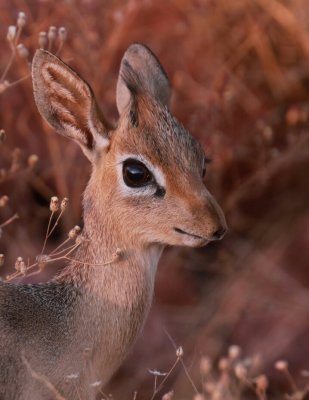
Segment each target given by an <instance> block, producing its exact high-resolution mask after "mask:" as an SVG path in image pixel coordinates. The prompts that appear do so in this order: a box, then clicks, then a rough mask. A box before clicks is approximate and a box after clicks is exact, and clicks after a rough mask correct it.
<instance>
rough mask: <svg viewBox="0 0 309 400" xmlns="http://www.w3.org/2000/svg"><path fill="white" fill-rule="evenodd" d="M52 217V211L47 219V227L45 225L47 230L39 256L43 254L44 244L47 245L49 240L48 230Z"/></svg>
mask: <svg viewBox="0 0 309 400" xmlns="http://www.w3.org/2000/svg"><path fill="white" fill-rule="evenodd" d="M53 215H54V211H52V212H51V214H50V217H49V221H48V225H47V230H46V234H45V239H44V244H43V247H42V250H41V255H42V254H43V252H44V250H45V247H46V243H47V239H48V238H49V229H50V224H51V221H52V219H53Z"/></svg>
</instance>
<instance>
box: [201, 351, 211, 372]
mask: <svg viewBox="0 0 309 400" xmlns="http://www.w3.org/2000/svg"><path fill="white" fill-rule="evenodd" d="M211 369H212V361H211V359H210V358H209V357H205V356H203V357H202V358H201V361H200V371H201V374H202V375H204V376H205V375H208V374H209V372H210V371H211Z"/></svg>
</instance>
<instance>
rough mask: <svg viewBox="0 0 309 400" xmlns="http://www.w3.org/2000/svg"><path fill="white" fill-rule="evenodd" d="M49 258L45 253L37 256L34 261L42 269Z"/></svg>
mask: <svg viewBox="0 0 309 400" xmlns="http://www.w3.org/2000/svg"><path fill="white" fill-rule="evenodd" d="M49 260H50V257H49V256H48V255H47V254H41V255H39V256H37V257H36V262H37V263H38V268H39V269H40V270H41V271H42V270H43V269H44V268H45V267H46V265H47V263H48V261H49Z"/></svg>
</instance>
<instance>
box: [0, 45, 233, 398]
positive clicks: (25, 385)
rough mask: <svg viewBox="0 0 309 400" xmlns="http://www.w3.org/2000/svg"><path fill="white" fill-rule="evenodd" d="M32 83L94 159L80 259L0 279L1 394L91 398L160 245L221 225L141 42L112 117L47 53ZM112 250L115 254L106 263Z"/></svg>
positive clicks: (42, 106) (130, 339)
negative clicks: (42, 278) (25, 276)
mask: <svg viewBox="0 0 309 400" xmlns="http://www.w3.org/2000/svg"><path fill="white" fill-rule="evenodd" d="M33 86H34V97H35V101H36V104H37V106H38V109H39V111H40V113H41V114H42V115H43V117H44V118H46V120H47V121H48V122H49V124H50V125H51V126H53V127H54V128H55V129H56V130H57V131H58V132H59V133H60V134H62V135H64V136H66V137H67V138H70V139H73V140H74V141H76V142H77V143H78V144H79V145H80V146H81V148H82V150H83V152H84V153H85V155H86V156H87V157H88V159H89V160H90V162H91V163H92V167H93V169H92V174H91V178H90V180H89V183H88V185H87V188H86V190H85V193H84V200H83V204H84V231H83V237H84V238H85V240H84V241H83V242H82V243H81V244H80V246H79V248H78V250H77V253H76V254H75V256H74V258H75V259H77V260H79V262H78V263H77V262H74V261H72V262H70V263H69V264H68V265H67V266H66V267H65V269H64V270H63V272H62V273H60V275H58V276H57V277H56V278H55V279H53V280H52V281H51V282H49V283H47V284H35V285H15V284H9V283H1V284H0V399H1V400H3V399H7V400H12V399H23V400H25V399H29V400H35V399H44V400H46V399H53V398H55V397H54V394H53V393H52V390H51V389H50V387H48V385H46V382H49V383H50V384H52V385H53V387H54V388H55V389H56V390H57V391H58V392H59V393H60V394H61V395H62V396H63V397H64V398H65V399H67V400H70V399H72V400H73V399H74V400H75V399H76V398H82V399H85V400H91V399H94V398H95V395H96V393H97V392H98V389H99V387H97V386H96V385H93V383H94V382H96V381H100V382H102V384H104V383H105V382H106V381H107V380H108V379H109V378H110V377H111V375H112V374H113V372H114V371H115V370H116V369H117V367H118V366H119V365H120V363H121V362H122V361H123V359H124V357H125V356H126V354H127V353H128V350H129V349H130V348H131V346H132V344H133V343H134V341H135V339H136V337H137V335H138V334H139V332H140V330H141V328H142V326H143V323H144V321H145V318H146V316H147V313H148V310H149V307H150V303H151V299H152V295H153V286H154V277H155V273H156V268H157V264H158V260H159V257H160V255H161V253H162V250H163V248H164V246H165V245H181V246H183V245H185V246H192V247H197V246H203V245H205V244H207V243H208V242H209V241H211V240H215V239H221V238H222V236H223V235H224V233H225V231H226V223H225V219H224V215H223V213H222V211H221V209H220V207H219V206H218V204H217V203H216V201H215V199H214V198H213V197H212V195H211V194H210V193H209V192H208V190H207V189H206V187H205V185H204V182H203V177H204V174H205V155H204V152H203V149H202V147H201V146H200V145H199V143H197V141H196V140H195V139H194V138H193V137H192V136H191V135H190V134H189V133H188V132H187V131H186V130H185V129H184V128H183V127H182V126H181V125H180V124H179V123H178V122H177V120H176V119H175V118H174V117H173V116H172V114H171V113H170V111H169V108H168V105H169V99H170V85H169V81H168V78H167V76H166V73H165V72H164V70H163V68H162V67H161V65H160V63H159V61H158V60H157V58H156V57H155V56H154V55H153V53H152V52H151V51H150V50H149V49H148V48H147V47H145V46H143V45H141V44H133V45H131V46H130V47H129V48H128V50H127V51H126V53H125V55H124V57H123V59H122V62H121V68H120V74H119V78H118V84H117V96H116V97H117V107H118V111H119V115H120V117H119V121H118V124H117V126H116V127H112V126H110V125H109V124H108V123H107V122H106V120H105V118H104V117H103V116H102V114H101V112H100V110H99V107H98V105H97V103H96V100H95V98H94V95H93V92H92V90H91V88H90V86H89V85H88V84H87V83H86V82H85V81H84V80H82V79H81V78H80V77H79V76H78V75H77V73H76V72H74V71H73V70H72V69H70V68H69V67H68V66H67V65H66V64H64V63H63V62H62V61H61V60H59V59H58V58H57V57H55V56H53V55H51V54H50V53H48V52H47V51H44V50H39V51H37V53H36V55H35V57H34V60H33ZM116 248H120V249H121V256H120V257H119V258H118V259H117V260H116V261H115V262H113V263H111V264H109V265H104V266H103V264H104V263H106V261H107V260H109V259H110V258H111V256H112V255H113V254H114V253H115V250H116ZM100 264H101V266H100ZM85 351H86V352H87V357H86V359H85ZM25 358H26V359H27V361H28V363H25V361H24V360H25ZM29 365H30V366H31V368H32V370H34V371H36V372H37V373H38V374H40V375H41V376H44V377H45V378H46V381H45V383H44V382H43V381H42V380H41V379H37V378H36V377H35V376H33V374H31V373H30V372H31V371H30V368H29ZM72 374H74V375H75V376H76V377H77V378H76V380H75V384H71V385H70V384H68V383H67V376H70V375H71V376H72ZM77 390H78V394H77ZM78 396H79V397H78Z"/></svg>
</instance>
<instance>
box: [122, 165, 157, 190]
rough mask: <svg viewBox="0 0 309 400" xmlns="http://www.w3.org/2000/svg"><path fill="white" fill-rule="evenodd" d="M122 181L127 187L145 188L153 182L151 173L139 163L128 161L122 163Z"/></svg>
mask: <svg viewBox="0 0 309 400" xmlns="http://www.w3.org/2000/svg"><path fill="white" fill-rule="evenodd" d="M122 175H123V180H124V182H125V184H126V185H127V186H129V187H134V188H138V187H142V186H146V185H147V184H148V183H149V182H151V181H152V180H153V178H152V174H151V172H150V171H149V170H148V168H147V167H146V166H145V165H144V164H143V163H141V162H140V161H137V160H133V159H129V160H126V161H125V162H124V163H123V169H122Z"/></svg>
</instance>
